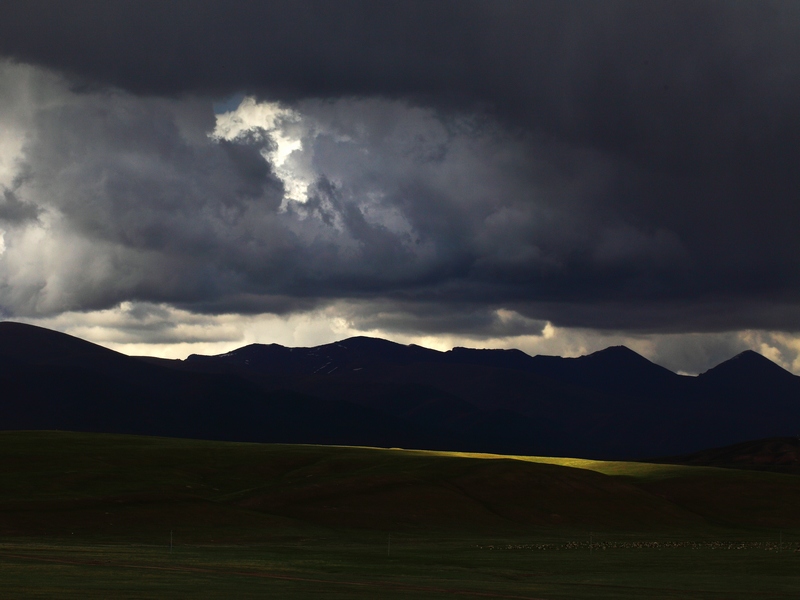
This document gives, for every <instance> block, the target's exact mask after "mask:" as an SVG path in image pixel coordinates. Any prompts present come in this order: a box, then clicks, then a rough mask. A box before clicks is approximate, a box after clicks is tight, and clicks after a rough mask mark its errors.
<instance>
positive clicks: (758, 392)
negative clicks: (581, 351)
mask: <svg viewBox="0 0 800 600" xmlns="http://www.w3.org/2000/svg"><path fill="white" fill-rule="evenodd" d="M0 389H2V399H1V400H0V429H3V430H20V429H37V430H43V429H54V430H55V429H61V430H73V431H98V432H109V433H134V434H146V435H159V436H170V437H187V438H200V439H218V440H231V441H254V442H287V443H322V444H344V445H372V446H383V447H405V448H425V449H438V450H464V451H481V452H497V453H511V454H529V455H549V456H579V457H584V458H600V459H621V460H622V459H624V460H631V459H643V458H648V457H656V456H670V455H682V454H689V453H692V452H696V451H699V450H702V449H706V448H710V447H720V446H725V445H729V444H735V443H739V442H744V441H746V440H753V439H757V438H764V437H775V436H787V437H795V436H797V434H798V433H799V432H800V377H797V376H795V375H793V374H791V373H789V372H788V371H786V370H784V369H783V368H781V367H779V366H778V365H776V364H775V363H773V362H771V361H770V360H768V359H766V358H765V357H763V356H761V355H760V354H758V353H756V352H753V351H746V352H743V353H741V354H739V355H737V356H735V357H733V358H732V359H730V360H728V361H726V362H723V363H722V364H720V365H718V366H716V367H714V368H713V369H710V370H709V371H707V372H705V373H702V374H701V375H698V376H696V377H695V376H684V375H678V374H676V373H673V372H671V371H669V370H668V369H665V368H663V367H660V366H658V365H656V364H654V363H652V362H650V361H648V360H647V359H645V358H644V357H642V356H640V355H638V354H637V353H635V352H634V351H632V350H630V349H628V348H626V347H623V346H616V347H611V348H607V349H605V350H601V351H599V352H595V353H593V354H589V355H587V356H582V357H579V358H561V357H555V356H529V355H527V354H525V353H523V352H521V351H519V350H476V349H467V348H454V349H453V350H450V351H447V352H439V351H436V350H430V349H427V348H422V347H420V346H415V345H410V346H405V345H401V344H396V343H393V342H389V341H387V340H382V339H376V338H368V337H354V338H349V339H346V340H342V341H340V342H336V343H333V344H326V345H322V346H317V347H313V348H287V347H284V346H280V345H277V344H269V345H264V344H252V345H249V346H245V347H243V348H239V349H237V350H234V351H232V352H228V353H226V354H221V355H217V356H201V355H192V356H189V357H188V358H187V359H186V360H166V359H158V358H152V357H130V356H126V355H123V354H120V353H117V352H114V351H112V350H109V349H106V348H103V347H101V346H98V345H95V344H92V343H90V342H87V341H84V340H81V339H78V338H75V337H72V336H69V335H66V334H63V333H58V332H55V331H50V330H47V329H43V328H40V327H35V326H32V325H26V324H21V323H14V322H2V323H0Z"/></svg>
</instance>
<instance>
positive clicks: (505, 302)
mask: <svg viewBox="0 0 800 600" xmlns="http://www.w3.org/2000/svg"><path fill="white" fill-rule="evenodd" d="M798 106H800V4H798V3H797V2H794V1H787V2H774V1H769V0H763V1H759V2H749V1H748V2H737V1H735V0H726V1H724V2H723V1H721V0H720V1H715V2H704V1H700V0H691V1H680V0H673V1H669V2H660V1H657V0H651V1H649V2H639V1H627V2H619V1H613V0H606V1H602V2H601V1H582V0H573V1H571V2H563V1H560V0H559V1H544V0H543V1H532V0H525V1H516V0H507V1H504V2H496V1H488V0H487V1H474V0H452V1H451V0H438V1H437V0H425V1H417V0H402V1H396V0H385V1H382V2H374V0H341V1H337V2H329V1H308V0H292V1H280V0H278V1H271V2H249V1H244V0H240V1H231V0H228V1H226V2H221V1H216V0H213V1H212V0H191V1H166V0H159V1H151V0H140V1H137V2H130V1H127V0H125V1H123V0H97V1H96V0H81V1H80V2H70V3H66V2H61V1H42V0H26V2H7V3H3V4H2V5H0V318H3V319H9V320H16V321H23V322H28V323H33V324H37V325H42V326H45V327H50V328H53V329H57V330H60V331H64V332H67V333H70V334H72V335H77V336H79V337H82V338H85V339H89V340H91V341H93V342H96V343H99V344H102V345H105V346H107V347H110V348H114V349H116V350H119V351H122V352H125V353H127V354H149V355H156V356H166V357H173V358H184V357H185V356H187V355H188V354H190V353H206V354H215V353H222V352H226V351H228V350H231V349H233V348H236V347H239V346H242V345H245V344H247V343H253V342H260V343H273V342H275V343H281V344H284V345H290V346H313V345H317V344H321V343H328V342H332V341H335V340H339V339H342V338H346V337H349V336H353V335H372V336H379V337H384V338H387V339H392V340H395V341H398V342H401V343H417V344H420V345H424V346H427V347H432V348H437V349H441V350H446V349H449V348H452V347H453V346H468V347H478V348H482V347H494V348H520V349H522V350H524V351H526V352H528V353H530V354H558V355H563V356H576V355H581V354H585V353H587V352H592V351H595V350H599V349H601V348H604V347H606V346H609V345H616V344H625V345H627V346H629V347H631V348H633V349H634V350H636V351H638V352H640V353H641V354H643V355H644V356H646V357H648V358H650V359H651V360H653V361H655V362H657V363H659V364H662V365H664V366H666V367H668V368H670V369H672V370H674V371H677V372H682V373H689V374H696V373H700V372H703V371H705V370H707V369H708V368H710V367H712V366H714V365H715V364H717V363H719V362H721V361H723V360H725V359H727V358H730V357H731V356H733V355H735V354H737V353H738V352H741V351H743V350H745V349H754V350H756V351H758V352H761V353H762V354H764V355H765V356H767V357H768V358H770V359H772V360H775V361H776V362H778V363H779V364H781V365H782V366H784V367H785V368H787V369H790V370H792V371H794V372H795V373H798V374H800V236H798V235H797V231H798V226H799V225H800V195H799V194H800V111H798Z"/></svg>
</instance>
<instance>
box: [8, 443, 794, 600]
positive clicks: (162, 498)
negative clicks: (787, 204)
mask: <svg viewBox="0 0 800 600" xmlns="http://www.w3.org/2000/svg"><path fill="white" fill-rule="evenodd" d="M0 452H2V456H3V461H2V465H1V466H0V481H2V486H0V534H2V537H1V538H0V597H8V598H108V597H116V598H148V597H159V598H183V597H187V596H189V595H192V596H195V597H203V598H228V597H238V598H245V597H275V598H308V597H322V598H375V597H380V598H407V597H409V596H411V595H412V594H413V595H414V596H415V597H419V598H445V597H454V596H458V597H477V598H480V597H483V598H542V599H555V598H578V599H580V598H620V599H622V598H626V599H627V598H642V597H647V598H710V599H711V598H753V597H759V598H794V597H797V595H798V592H797V590H800V552H796V550H797V549H798V548H800V514H796V513H797V512H798V511H796V507H797V506H799V505H800V504H798V502H800V478H798V477H795V476H790V475H779V474H771V473H756V472H745V471H735V470H723V469H710V468H700V467H674V466H669V465H645V464H638V463H609V462H596V461H578V460H574V459H546V458H541V459H540V458H531V457H512V458H507V457H497V456H486V455H469V454H453V453H434V452H420V451H405V450H399V449H396V450H385V449H371V448H347V447H319V446H280V445H257V444H228V443H218V442H198V441H186V440H170V439H158V438H137V437H130V436H106V435H91V434H72V433H41V432H22V433H3V434H0Z"/></svg>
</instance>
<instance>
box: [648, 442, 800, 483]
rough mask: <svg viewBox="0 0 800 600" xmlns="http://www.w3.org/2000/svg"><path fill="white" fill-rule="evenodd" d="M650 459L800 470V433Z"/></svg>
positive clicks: (754, 468) (709, 465) (792, 471)
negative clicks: (798, 434) (793, 435)
mask: <svg viewBox="0 0 800 600" xmlns="http://www.w3.org/2000/svg"><path fill="white" fill-rule="evenodd" d="M650 462H656V463H663V464H675V465H696V466H707V467H724V468H729V469H751V470H756V471H774V472H776V473H793V474H800V437H779V438H768V439H764V440H752V441H748V442H742V443H740V444H734V445H732V446H725V447H723V448H710V449H708V450H701V451H699V452H693V453H691V454H686V455H683V456H671V457H666V458H657V459H653V460H651V461H650Z"/></svg>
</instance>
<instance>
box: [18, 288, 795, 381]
mask: <svg viewBox="0 0 800 600" xmlns="http://www.w3.org/2000/svg"><path fill="white" fill-rule="evenodd" d="M499 312H505V313H506V314H508V313H511V312H513V311H499ZM346 313H347V307H338V306H336V305H333V306H330V307H327V308H324V309H320V310H317V311H313V312H307V313H296V314H292V315H288V316H278V315H272V314H262V315H238V314H226V315H214V316H212V315H199V314H195V313H191V312H188V311H184V310H180V309H176V308H172V307H170V306H167V305H153V304H143V303H139V304H137V303H130V302H124V303H122V304H121V305H119V306H117V307H115V308H113V309H108V310H101V311H94V312H67V313H63V314H60V315H58V316H53V317H47V318H41V319H25V322H28V323H31V324H34V325H39V326H42V327H47V328H49V329H54V330H57V331H62V332H64V333H68V334H70V335H74V336H77V337H80V338H83V339H86V340H89V341H91V342H94V343H97V344H100V345H102V346H105V347H107V348H111V349H113V350H116V351H118V352H122V353H124V354H128V355H139V356H158V357H162V358H179V359H183V358H186V357H187V356H188V355H189V354H209V355H213V354H223V353H225V352H229V351H231V350H234V349H236V348H240V347H242V346H245V345H247V344H252V343H262V344H272V343H277V344H281V345H284V346H290V347H310V346H317V345H321V344H327V343H332V342H335V341H339V340H342V339H345V338H348V337H352V336H357V335H367V336H372V337H381V338H384V339H389V340H392V341H394V342H397V343H401V344H417V345H419V346H424V347H427V348H433V349H436V350H441V351H446V350H450V349H451V348H453V347H456V346H463V347H468V348H506V349H510V348H516V349H519V350H522V351H524V352H526V353H528V354H530V355H532V356H535V355H537V354H546V355H557V356H566V357H574V356H582V355H585V354H589V353H592V352H595V351H597V350H602V349H604V348H607V347H608V346H614V345H625V346H628V347H629V348H631V349H633V350H634V351H636V352H638V353H639V354H641V355H642V356H645V357H646V358H648V359H650V360H652V361H653V362H655V363H656V364H660V365H662V366H664V367H666V368H668V369H671V370H673V371H675V372H678V373H681V374H687V375H696V374H698V373H701V372H703V371H705V370H707V369H709V368H711V367H713V366H715V365H717V364H719V363H720V362H722V361H724V360H727V359H729V358H731V357H733V356H734V355H736V354H738V353H739V352H742V351H744V350H747V349H752V350H755V351H757V352H760V353H761V354H763V355H764V356H766V357H767V358H769V359H770V360H772V361H774V362H776V363H777V364H779V365H781V366H782V367H784V368H785V369H787V370H790V371H792V372H794V373H796V374H800V338H798V337H796V336H791V335H788V334H785V333H780V332H765V331H741V332H729V333H718V334H715V333H703V334H697V333H694V334H692V333H690V334H660V335H647V336H644V335H643V336H635V335H631V334H625V333H614V332H599V331H592V330H581V329H569V328H560V327H555V326H553V325H552V324H551V323H547V324H546V325H545V326H544V328H543V330H542V332H541V334H539V335H519V336H506V337H495V338H475V337H470V336H469V335H457V334H437V335H425V334H414V333H398V332H392V331H385V330H382V329H369V330H362V329H358V328H357V327H355V326H354V325H353V323H352V321H351V320H350V319H349V318H348V317H347V316H345V315H346Z"/></svg>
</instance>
